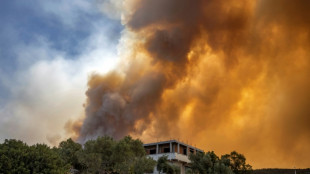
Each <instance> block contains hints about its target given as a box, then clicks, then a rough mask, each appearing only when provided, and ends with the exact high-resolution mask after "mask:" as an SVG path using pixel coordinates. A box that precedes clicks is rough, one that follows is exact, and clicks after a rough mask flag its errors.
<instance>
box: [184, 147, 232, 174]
mask: <svg viewBox="0 0 310 174" xmlns="http://www.w3.org/2000/svg"><path fill="white" fill-rule="evenodd" d="M189 159H190V160H191V163H190V167H191V169H190V170H188V173H199V174H217V173H221V174H232V170H231V169H230V166H229V165H227V160H226V158H225V159H222V158H221V159H219V157H218V156H217V155H216V154H215V153H214V152H213V151H211V152H207V153H196V154H191V155H190V157H189Z"/></svg>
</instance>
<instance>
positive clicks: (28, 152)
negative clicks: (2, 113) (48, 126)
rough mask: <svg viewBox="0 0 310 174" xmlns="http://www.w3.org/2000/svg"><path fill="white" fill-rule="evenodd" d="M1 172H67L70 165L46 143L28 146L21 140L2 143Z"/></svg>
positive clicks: (0, 152) (0, 148) (0, 150)
mask: <svg viewBox="0 0 310 174" xmlns="http://www.w3.org/2000/svg"><path fill="white" fill-rule="evenodd" d="M0 154H1V155H0V173H8V174H10V173H25V174H28V173H51V174H53V173H55V174H56V173H66V172H67V171H68V170H69V165H68V164H67V163H65V162H64V161H63V160H62V159H61V158H60V156H59V154H58V153H57V152H56V151H55V150H53V149H51V148H50V147H48V146H47V145H45V144H36V145H33V146H28V145H27V144H25V143H23V142H22V141H19V140H5V141H4V143H3V144H0Z"/></svg>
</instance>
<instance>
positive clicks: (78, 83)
mask: <svg viewBox="0 0 310 174" xmlns="http://www.w3.org/2000/svg"><path fill="white" fill-rule="evenodd" d="M101 7H102V2H99V1H98V2H97V1H83V0H77V1H59V0H57V1H40V0H30V1H17V0H16V1H15V0H13V1H1V5H0V20H1V23H2V24H1V31H0V45H1V46H0V118H1V119H0V140H1V141H4V139H8V138H16V139H21V140H24V141H26V142H28V143H37V142H44V143H52V144H53V143H55V142H57V141H58V140H60V139H64V138H67V137H68V136H69V135H66V132H65V129H64V127H65V124H66V123H67V122H68V120H75V119H76V118H79V117H81V115H83V103H84V101H85V91H86V89H87V79H88V77H89V76H90V75H91V74H92V73H94V72H97V73H103V72H107V71H109V70H110V69H112V68H114V67H115V66H116V62H117V61H118V56H117V55H118V51H117V44H118V40H119V38H120V35H121V31H122V30H123V26H122V25H121V22H120V19H119V18H117V16H116V15H115V16H111V15H110V16H107V15H105V13H104V10H102V8H101Z"/></svg>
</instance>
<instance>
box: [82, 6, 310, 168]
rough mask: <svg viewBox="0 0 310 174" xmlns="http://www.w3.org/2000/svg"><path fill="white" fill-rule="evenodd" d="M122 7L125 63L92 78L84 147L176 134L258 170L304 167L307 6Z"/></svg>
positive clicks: (309, 129)
mask: <svg viewBox="0 0 310 174" xmlns="http://www.w3.org/2000/svg"><path fill="white" fill-rule="evenodd" d="M123 4H124V5H125V7H124V9H125V10H126V12H127V13H126V15H125V16H124V18H123V23H124V25H125V27H126V29H125V31H124V32H123V35H122V39H121V41H120V56H121V57H122V60H123V63H122V64H120V65H119V67H118V69H116V70H114V71H112V72H110V73H108V74H106V75H99V74H95V75H93V76H92V77H91V78H90V80H89V82H88V86H89V89H88V91H87V92H86V95H87V97H88V99H87V102H86V104H85V115H86V116H85V119H84V121H83V123H82V126H81V128H80V130H79V141H80V142H85V141H86V140H88V139H91V138H94V137H97V136H102V135H111V136H113V137H115V138H120V137H123V136H125V135H127V134H131V135H133V136H135V137H138V138H141V139H142V140H144V141H145V142H150V141H157V140H164V139H169V138H171V137H175V138H179V139H181V140H183V141H188V143H191V144H193V145H196V146H197V147H199V148H202V149H204V150H205V151H209V150H214V151H215V152H216V153H218V154H225V153H229V152H231V151H232V150H237V151H238V152H240V153H243V154H245V156H246V157H247V160H248V162H249V163H250V164H252V165H253V167H254V168H267V167H284V168H292V167H294V166H296V167H301V168H304V167H309V166H310V159H309V156H310V148H309V147H310V126H309V123H310V90H309V89H310V57H309V56H310V52H309V51H310V49H309V48H310V35H309V32H310V31H309V29H310V11H309V9H308V8H309V7H310V1H308V0H295V1H292V0H257V1H254V0H253V1H249V0H229V1H221V0H195V1H189V0H135V1H130V0H125V1H124V2H123ZM128 4H130V5H128ZM126 5H128V6H126Z"/></svg>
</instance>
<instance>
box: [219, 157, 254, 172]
mask: <svg viewBox="0 0 310 174" xmlns="http://www.w3.org/2000/svg"><path fill="white" fill-rule="evenodd" d="M223 158H225V159H226V160H227V159H229V163H230V168H231V169H232V171H233V172H234V173H235V174H248V173H251V172H252V171H253V170H252V166H251V165H249V164H246V158H245V156H244V155H243V154H240V153H238V152H236V151H233V152H231V153H230V154H229V155H228V154H227V155H225V156H224V157H223Z"/></svg>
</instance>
